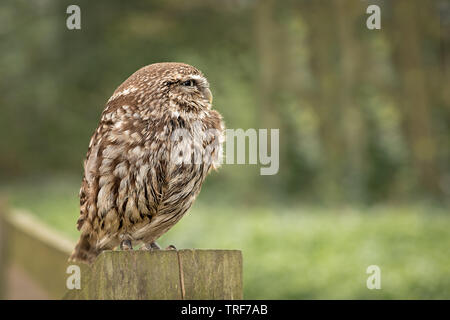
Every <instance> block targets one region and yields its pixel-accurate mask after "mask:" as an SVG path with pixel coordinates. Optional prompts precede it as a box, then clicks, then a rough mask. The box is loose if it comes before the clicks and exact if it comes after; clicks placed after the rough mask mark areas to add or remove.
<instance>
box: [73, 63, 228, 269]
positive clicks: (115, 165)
mask: <svg viewBox="0 0 450 320" xmlns="http://www.w3.org/2000/svg"><path fill="white" fill-rule="evenodd" d="M211 101H212V96H211V92H210V91H209V84H208V82H207V80H206V79H205V77H204V76H203V74H202V73H201V72H200V71H199V70H197V69H196V68H194V67H192V66H189V65H186V64H182V63H157V64H152V65H149V66H146V67H144V68H141V69H140V70H138V71H136V72H135V73H134V74H133V75H131V76H130V77H129V78H128V79H127V80H126V81H125V82H124V83H122V84H121V85H120V86H119V87H118V88H117V89H116V91H115V92H114V94H113V95H112V97H111V98H110V99H109V100H108V102H107V104H106V108H105V110H104V111H103V113H102V116H101V120H100V123H99V126H98V128H97V129H96V131H95V132H94V135H93V136H92V138H91V141H90V143H89V149H88V152H87V156H86V160H85V162H84V177H83V180H82V185H81V190H80V217H79V219H78V229H79V230H80V231H81V236H80V240H79V241H78V244H77V245H76V247H75V249H74V252H73V253H72V255H71V257H70V259H71V260H73V261H85V262H92V261H93V260H94V259H95V257H96V256H97V255H98V254H99V253H100V252H101V251H102V250H107V249H113V248H114V247H116V246H117V245H118V244H120V243H121V241H123V240H127V241H128V240H129V241H131V243H132V244H135V243H138V242H143V243H144V244H147V245H149V244H151V243H153V242H154V241H155V240H156V239H158V238H159V237H160V236H161V235H162V234H164V233H165V232H166V231H168V230H169V229H170V228H171V227H172V226H173V225H174V224H175V223H176V222H178V221H179V220H180V219H181V217H182V216H183V215H184V214H185V213H186V211H187V210H188V209H189V208H190V207H191V205H192V203H193V202H194V200H195V197H196V196H197V194H198V193H199V192H200V188H201V185H202V183H203V181H204V179H205V178H206V176H207V174H208V172H209V171H210V170H211V169H212V168H217V167H218V166H219V165H220V157H221V152H222V142H223V130H224V126H223V123H222V119H221V116H220V114H219V113H218V112H217V111H215V110H212V109H211ZM180 133H181V134H180ZM186 150H188V151H189V150H195V151H196V152H198V151H199V150H200V152H201V154H202V157H200V158H198V157H196V156H195V154H196V153H195V152H191V153H187V151H186ZM183 153H184V154H183ZM205 155H210V157H208V156H205ZM182 156H183V157H182ZM180 157H181V158H180ZM180 159H184V161H180ZM198 159H201V160H200V161H198Z"/></svg>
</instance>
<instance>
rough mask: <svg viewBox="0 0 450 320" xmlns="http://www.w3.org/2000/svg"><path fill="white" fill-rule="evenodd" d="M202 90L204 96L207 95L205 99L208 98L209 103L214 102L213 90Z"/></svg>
mask: <svg viewBox="0 0 450 320" xmlns="http://www.w3.org/2000/svg"><path fill="white" fill-rule="evenodd" d="M202 92H203V96H204V97H205V99H206V100H208V101H209V103H212V101H213V96H212V93H211V90H209V88H204V89H203V90H202Z"/></svg>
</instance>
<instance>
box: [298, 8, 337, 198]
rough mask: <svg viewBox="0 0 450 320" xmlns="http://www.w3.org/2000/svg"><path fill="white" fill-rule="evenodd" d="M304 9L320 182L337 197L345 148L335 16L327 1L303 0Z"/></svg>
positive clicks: (326, 192) (326, 195)
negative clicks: (320, 163)
mask: <svg viewBox="0 0 450 320" xmlns="http://www.w3.org/2000/svg"><path fill="white" fill-rule="evenodd" d="M303 10H304V11H305V15H304V17H305V19H306V22H307V25H308V29H309V35H308V38H309V47H310V67H311V73H312V74H313V76H314V78H313V81H314V85H313V88H312V92H311V95H310V96H309V99H310V101H311V104H312V105H313V106H314V107H315V109H316V110H317V115H318V118H319V119H320V120H319V121H320V136H321V141H322V149H323V155H322V159H323V166H322V168H321V171H320V173H319V178H318V182H319V183H320V184H321V186H322V188H321V189H322V190H323V192H322V193H323V194H322V197H323V198H325V199H326V200H331V201H337V200H339V199H340V198H341V196H342V186H341V179H340V172H341V171H340V168H341V167H342V155H343V153H344V150H343V148H342V146H343V141H342V139H341V135H340V134H339V123H340V121H341V114H340V112H339V106H338V103H337V101H336V99H335V98H336V96H337V94H336V93H337V92H338V91H339V90H340V88H339V87H340V85H339V82H338V77H337V69H338V68H337V66H336V63H337V61H336V59H335V47H336V36H335V28H336V25H335V16H334V14H333V12H332V10H330V7H329V5H328V3H325V2H322V1H307V2H304V3H303Z"/></svg>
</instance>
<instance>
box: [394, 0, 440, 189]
mask: <svg viewBox="0 0 450 320" xmlns="http://www.w3.org/2000/svg"><path fill="white" fill-rule="evenodd" d="M429 4H430V3H427V2H422V1H411V0H408V1H406V0H398V1H393V2H392V3H391V5H392V19H391V22H392V24H391V25H388V26H387V27H388V28H389V31H388V32H387V33H388V36H389V37H390V41H391V46H392V53H393V60H394V65H395V66H396V67H397V73H398V76H399V79H400V92H399V94H398V99H399V105H400V106H401V108H402V113H403V121H404V128H405V132H406V138H407V141H408V145H409V149H410V151H411V157H412V165H413V167H414V169H415V171H416V172H417V173H418V179H419V182H420V183H421V184H422V185H423V186H424V188H425V189H426V190H427V191H428V192H430V193H432V194H439V193H440V191H439V170H438V168H437V163H436V153H437V146H436V141H435V136H434V133H433V128H432V119H431V117H432V115H431V109H432V108H431V103H432V100H433V98H432V97H430V94H429V88H430V85H431V83H432V82H433V81H434V80H433V79H427V74H426V68H427V65H426V64H425V62H424V60H425V57H424V53H423V49H424V47H423V45H424V41H427V44H428V42H430V43H432V41H433V40H436V39H433V37H430V38H429V39H427V37H429V36H430V35H429V30H430V29H429V28H430V26H431V28H432V29H433V28H434V27H433V24H434V23H433V22H432V23H431V24H430V21H432V20H433V19H435V18H436V16H434V15H433V14H431V12H430V7H429Z"/></svg>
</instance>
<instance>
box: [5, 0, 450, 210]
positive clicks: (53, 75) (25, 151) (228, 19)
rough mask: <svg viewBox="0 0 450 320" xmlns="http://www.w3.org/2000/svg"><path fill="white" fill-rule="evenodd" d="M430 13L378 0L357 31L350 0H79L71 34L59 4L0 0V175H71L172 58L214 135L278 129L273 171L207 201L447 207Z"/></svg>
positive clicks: (429, 8)
mask: <svg viewBox="0 0 450 320" xmlns="http://www.w3.org/2000/svg"><path fill="white" fill-rule="evenodd" d="M439 3H440V1H438V0H434V1H428V2H424V1H417V0H414V1H404V2H399V1H396V2H392V3H391V2H387V1H384V2H382V3H381V4H380V5H381V7H382V8H381V9H382V17H383V18H382V21H383V22H382V29H381V30H376V31H370V30H368V29H367V28H366V27H365V20H366V18H367V15H366V13H365V9H366V7H365V2H361V1H352V0H346V1H335V2H333V5H323V4H322V3H321V2H320V1H283V2H277V1H237V2H227V1H221V2H219V1H215V2H210V1H201V0H195V1H189V2H180V1H136V2H132V3H126V4H125V2H123V1H108V2H107V3H106V2H105V1H86V0H81V1H78V2H77V4H78V5H79V6H80V7H81V12H82V23H81V24H82V29H81V30H77V31H70V30H67V28H66V25H65V22H66V21H65V19H66V18H67V15H66V13H65V12H66V8H67V6H68V5H69V4H72V2H70V1H66V0H65V1H56V0H50V1H45V2H42V1H41V2H39V1H38V2H29V1H24V0H18V1H16V0H14V1H12V0H6V1H2V2H1V4H0V12H1V14H0V18H1V19H0V26H1V30H2V32H1V33H0V46H1V50H0V52H1V54H0V66H1V70H2V77H1V78H0V88H1V92H2V94H1V95H0V110H1V116H0V135H1V136H2V137H4V138H3V139H0V150H2V152H1V154H0V179H2V181H4V182H5V181H7V182H10V181H12V180H14V179H17V178H23V177H26V176H30V175H35V174H46V175H53V174H60V173H69V174H74V173H75V174H80V173H81V163H82V160H83V157H84V155H85V152H86V149H87V144H88V141H89V138H90V136H91V134H92V132H93V130H94V128H95V127H96V125H97V122H98V119H99V117H100V113H101V110H102V109H103V106H104V104H105V102H106V101H107V99H108V98H109V96H110V95H111V94H112V92H113V91H114V89H115V88H116V87H117V86H118V85H119V84H120V83H121V82H122V81H124V80H125V79H126V78H127V77H128V76H129V75H130V74H131V73H133V72H134V71H135V70H137V69H138V68H140V67H142V66H144V65H147V64H150V63H153V62H160V61H181V62H186V63H190V64H192V65H195V66H197V67H198V68H199V69H201V70H202V71H204V73H205V74H206V75H207V77H208V78H209V80H210V83H211V87H212V90H213V93H214V97H215V99H214V102H215V105H216V108H217V109H218V110H219V111H220V112H221V113H222V114H223V115H224V118H225V121H226V124H227V127H228V128H235V129H237V128H244V129H247V128H256V129H259V128H279V129H280V152H281V155H280V162H281V163H280V171H279V174H278V175H276V176H273V177H260V176H259V174H258V170H257V168H256V166H253V167H250V168H249V166H236V165H233V166H224V168H223V170H222V171H221V172H220V173H219V174H217V175H214V176H213V177H211V178H210V179H209V180H208V188H205V190H204V193H205V194H206V196H207V197H208V198H209V199H212V201H215V200H216V199H217V198H218V197H219V198H223V195H224V193H226V194H227V195H228V196H229V199H232V201H233V203H241V204H243V203H246V204H251V203H253V204H255V203H261V201H263V199H266V202H267V203H270V202H271V201H272V200H274V199H278V200H281V201H290V202H295V201H297V200H299V199H300V200H303V201H305V200H306V201H314V202H316V203H328V204H329V203H339V202H341V203H347V202H349V201H351V202H357V203H376V202H386V201H396V200H402V201H403V200H408V199H412V198H413V199H415V198H418V197H419V198H423V199H429V198H433V199H437V200H439V201H445V200H446V199H448V196H449V192H450V191H449V190H450V187H449V176H450V169H449V163H450V149H449V146H450V143H449V140H448V139H449V136H450V132H449V130H450V129H449V128H450V126H449V125H448V119H449V112H448V110H450V109H449V108H448V106H449V98H448V93H447V94H446V93H445V92H446V90H445V89H446V86H445V84H446V83H448V74H450V73H449V72H448V66H449V65H450V64H449V63H447V61H448V59H449V52H448V45H447V44H448V43H449V34H450V32H448V31H449V29H448V28H449V27H448V22H447V21H448V17H447V16H448V11H445V8H443V7H442V6H439ZM438 15H439V16H438ZM437 21H442V23H441V24H439V23H436V22H437ZM406 34H407V35H408V36H407V37H406V36H405V35H406ZM447 86H448V85H447ZM447 91H448V90H447ZM236 186H239V188H236ZM227 201H228V200H227ZM227 201H225V202H227Z"/></svg>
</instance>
